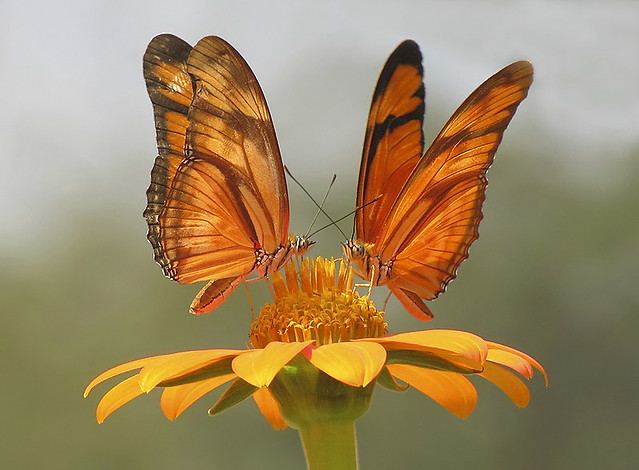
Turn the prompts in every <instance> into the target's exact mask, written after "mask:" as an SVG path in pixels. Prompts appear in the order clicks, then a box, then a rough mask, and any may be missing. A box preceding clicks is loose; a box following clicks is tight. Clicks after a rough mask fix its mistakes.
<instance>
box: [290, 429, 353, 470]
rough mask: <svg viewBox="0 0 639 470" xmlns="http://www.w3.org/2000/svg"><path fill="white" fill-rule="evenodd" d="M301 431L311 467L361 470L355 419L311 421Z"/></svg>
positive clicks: (308, 465) (323, 469)
mask: <svg viewBox="0 0 639 470" xmlns="http://www.w3.org/2000/svg"><path fill="white" fill-rule="evenodd" d="M299 433H300V437H301V438H302V444H303V445H304V453H305V454H306V465H307V467H308V470H357V444H356V439H355V423H354V422H353V421H331V422H315V423H308V424H306V425H305V426H303V427H300V429H299Z"/></svg>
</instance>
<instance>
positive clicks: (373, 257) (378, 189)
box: [343, 41, 533, 320]
mask: <svg viewBox="0 0 639 470" xmlns="http://www.w3.org/2000/svg"><path fill="white" fill-rule="evenodd" d="M532 75H533V68H532V65H531V64H530V63H528V62H525V61H521V62H515V63H514V64H511V65H509V66H507V67H505V68H504V69H502V70H501V71H499V72H497V73H496V74H495V75H493V76H492V77H490V78H489V79H488V80H486V81H485V82H484V83H483V84H482V85H480V86H479V88H477V89H476V90H475V91H474V92H473V93H471V95H470V96H469V97H468V98H467V99H466V101H464V102H463V103H462V105H461V106H460V107H459V108H458V109H457V111H455V113H454V114H453V116H452V117H451V118H450V119H449V120H448V122H447V123H446V125H445V126H444V128H443V129H442V130H441V132H440V133H439V135H438V136H437V137H436V138H435V140H434V141H433V143H432V144H431V145H430V147H429V148H428V149H427V150H426V151H425V152H424V150H423V147H424V137H423V132H422V123H423V119H424V109H425V107H424V85H423V79H422V76H423V68H422V56H421V53H420V51H419V47H418V46H417V44H416V43H415V42H413V41H404V42H403V43H401V44H400V45H399V46H398V47H397V49H396V50H395V51H394V52H393V53H392V54H391V56H390V57H389V58H388V61H387V62H386V65H385V66H384V68H383V70H382V72H381V74H380V77H379V80H378V82H377V87H376V88H375V92H374V93H373V101H372V104H371V108H370V114H369V117H368V123H367V127H366V137H365V140H364V152H363V155H362V162H361V166H360V170H359V183H358V187H357V200H356V207H357V208H358V210H357V213H356V216H355V232H356V239H354V240H349V241H348V242H346V243H344V245H343V251H344V256H345V257H346V258H347V259H348V260H350V262H351V263H352V264H353V266H354V268H355V270H356V272H357V273H358V274H359V275H360V276H361V277H362V278H364V279H366V280H369V281H370V282H371V283H372V285H383V284H385V285H387V286H388V287H389V288H390V290H391V292H392V293H393V294H394V295H395V296H396V297H397V298H398V299H399V301H400V302H401V303H402V304H403V305H404V306H405V307H406V308H407V309H408V311H409V312H410V313H411V314H412V315H414V316H415V317H417V318H419V319H420V320H430V319H431V318H432V317H433V314H432V313H431V311H430V310H429V308H428V307H427V306H426V304H425V303H424V301H423V299H425V300H432V299H434V298H435V297H437V295H438V294H439V293H441V292H443V291H444V289H445V288H446V284H448V282H450V281H451V280H452V279H453V278H454V277H455V274H456V271H457V268H458V266H459V265H460V263H461V262H462V261H463V260H465V259H466V258H467V257H468V249H469V248H470V245H471V243H472V242H473V241H475V240H476V239H477V237H478V226H479V221H480V220H481V218H482V212H481V206H482V203H483V201H484V198H485V189H486V184H487V180H486V171H487V170H488V167H490V165H491V164H492V162H493V156H494V155H495V152H496V151H497V147H498V146H499V143H500V142H501V139H502V135H503V133H504V131H505V130H506V126H508V123H509V122H510V120H511V118H512V117H513V115H514V114H515V111H516V110H517V106H518V105H519V103H521V101H522V100H523V99H524V98H525V97H526V95H527V93H528V88H529V87H530V84H531V83H532ZM376 198H377V200H376V201H375V199H376ZM371 201H375V202H373V203H370V202H371Z"/></svg>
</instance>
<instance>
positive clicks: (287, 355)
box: [84, 258, 547, 429]
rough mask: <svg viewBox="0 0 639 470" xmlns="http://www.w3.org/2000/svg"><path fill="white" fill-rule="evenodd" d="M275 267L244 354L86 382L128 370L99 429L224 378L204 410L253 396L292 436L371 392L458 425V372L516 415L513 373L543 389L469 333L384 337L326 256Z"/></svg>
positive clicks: (347, 275) (107, 398)
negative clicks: (152, 402) (157, 392)
mask: <svg viewBox="0 0 639 470" xmlns="http://www.w3.org/2000/svg"><path fill="white" fill-rule="evenodd" d="M337 266H339V268H338V267H337ZM285 271H286V278H284V277H283V276H282V275H281V274H280V273H279V272H276V273H275V274H273V277H272V278H273V287H274V293H275V302H274V303H272V304H268V305H265V306H264V307H263V308H262V310H261V313H260V316H259V317H258V318H257V319H256V320H254V322H253V325H252V329H251V332H250V334H249V339H250V344H251V346H252V349H246V350H238V349H208V350H199V351H185V352H179V353H174V354H166V355H162V356H154V357H149V358H145V359H138V360H135V361H131V362H128V363H126V364H122V365H120V366H117V367H114V368H112V369H110V370H108V371H106V372H104V373H102V374H100V375H99V376H98V377H96V378H95V379H94V380H93V381H92V382H91V383H90V384H89V385H88V386H87V388H86V390H85V392H84V395H85V397H86V396H87V395H88V394H89V392H90V391H91V390H92V389H93V388H94V387H95V386H96V385H98V384H100V383H102V382H104V381H106V380H108V379H110V378H112V377H115V376H118V375H120V374H124V373H126V372H131V371H137V373H136V374H135V375H133V376H131V377H129V378H127V379H125V380H123V381H122V382H120V383H118V384H117V385H116V386H114V387H113V388H112V389H111V390H109V391H108V392H107V393H106V394H105V395H104V397H103V398H102V400H101V401H100V403H99V404H98V407H97V413H96V417H97V420H98V422H100V423H101V422H103V421H104V420H105V419H106V417H107V416H109V415H110V414H111V413H113V412H114V411H115V410H116V409H118V408H120V407H121V406H122V405H124V404H125V403H128V402H129V401H131V400H132V399H133V398H135V397H137V396H139V395H142V394H143V393H149V392H150V391H151V390H153V389H154V388H162V389H163V392H162V396H161V399H160V407H161V408H162V411H163V412H164V414H165V415H166V416H167V418H169V419H171V420H173V419H175V418H177V417H178V416H179V415H180V414H181V413H183V412H184V411H185V410H186V409H187V408H188V407H189V406H190V405H191V404H193V403H194V402H195V401H196V400H198V399H199V398H201V397H202V396H203V395H205V394H207V393H208V392H210V391H212V390H213V389H215V388H217V387H219V386H221V385H223V384H225V383H227V382H229V381H231V380H233V383H232V384H231V385H230V387H228V388H227V390H226V391H225V393H224V394H223V395H222V396H221V398H220V399H219V400H218V402H217V403H216V404H215V405H214V406H213V407H212V408H211V409H210V410H209V413H211V414H216V413H219V412H221V411H223V410H225V409H227V408H229V407H231V406H233V405H235V404H237V403H239V402H241V401H243V400H244V399H246V398H248V397H250V396H252V397H253V399H254V400H255V402H256V403H257V405H258V407H259V409H260V411H261V412H262V414H263V415H264V416H265V417H266V418H267V419H268V421H269V422H270V423H271V425H272V426H273V427H275V428H276V429H281V428H284V427H286V426H287V424H288V425H292V426H293V427H296V428H298V429H301V428H302V427H304V423H306V422H309V421H312V420H316V419H320V420H321V419H323V418H322V417H324V418H325V417H326V416H331V417H332V418H331V419H333V418H334V417H335V416H339V417H341V418H340V419H346V420H352V421H354V420H355V419H357V418H358V417H359V416H361V415H362V414H364V413H365V412H366V410H367V409H368V405H369V403H370V398H371V396H372V392H373V388H374V386H375V384H379V385H382V386H384V387H387V388H390V389H393V390H397V391H402V390H406V389H407V388H408V387H409V386H412V387H414V388H416V389H417V390H419V391H421V392H422V393H424V394H425V395H427V396H429V397H431V398H432V399H433V400H435V401H436V402H437V403H439V404H440V405H442V406H444V407H445V408H446V409H448V410H449V411H451V412H452V413H454V414H455V415H457V416H459V417H462V418H464V417H466V416H468V415H469V414H470V413H471V411H472V410H473V408H474V406H475V403H476V401H477V392H476V390H475V387H474V386H473V385H472V383H471V382H470V380H469V379H468V378H467V377H468V376H472V375H478V376H480V377H483V378H484V379H486V380H489V381H490V382H493V383H494V384H495V385H497V386H498V387H499V388H500V389H501V390H502V391H503V392H504V393H505V394H506V395H507V396H508V397H509V398H510V399H511V400H512V401H513V402H514V403H515V404H516V405H517V406H519V407H524V406H526V405H527V404H528V402H529V399H530V393H529V391H528V388H527V387H526V385H525V384H524V382H523V381H522V380H521V379H520V378H519V377H518V376H517V375H516V374H514V373H513V371H514V372H517V373H518V374H519V375H520V376H522V377H524V378H526V379H529V378H531V377H532V376H533V371H534V369H537V370H538V371H540V372H541V373H542V374H543V376H544V378H545V379H546V384H547V376H546V373H545V371H544V369H543V368H542V367H541V365H540V364H539V363H538V362H537V361H535V360H534V359H533V358H531V357H530V356H528V355H526V354H524V353H522V352H520V351H517V350H516V349H512V348H509V347H508V346H504V345H501V344H497V343H493V342H490V341H485V340H483V339H482V338H480V337H479V336H476V335H474V334H472V333H467V332H464V331H455V330H424V331H414V332H409V333H400V334H395V335H387V331H386V327H387V324H386V322H385V321H384V317H383V312H379V311H377V310H376V308H375V306H374V305H373V303H372V302H371V301H370V300H368V298H367V297H366V296H360V295H359V294H358V293H357V292H356V291H354V290H353V274H352V270H351V269H348V268H347V267H346V266H345V265H344V264H341V263H338V262H336V261H335V260H325V259H322V258H318V259H317V260H316V261H313V260H310V259H305V260H304V261H303V262H302V264H301V267H300V269H299V272H298V271H297V270H296V268H295V265H294V264H293V263H289V264H288V265H287V266H286V268H285ZM398 380H399V381H401V382H403V383H405V384H407V385H402V384H401V383H399V382H398Z"/></svg>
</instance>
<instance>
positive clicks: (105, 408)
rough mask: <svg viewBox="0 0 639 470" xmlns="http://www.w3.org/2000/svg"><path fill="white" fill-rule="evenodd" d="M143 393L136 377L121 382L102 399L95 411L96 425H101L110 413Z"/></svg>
mask: <svg viewBox="0 0 639 470" xmlns="http://www.w3.org/2000/svg"><path fill="white" fill-rule="evenodd" d="M143 393H144V391H143V390H142V389H141V388H140V385H139V379H138V376H137V375H134V376H133V377H129V378H128V379H126V380H123V381H122V382H120V383H119V384H117V385H116V386H115V387H113V388H112V389H111V390H109V391H108V392H107V393H106V394H105V395H104V396H103V397H102V400H100V403H98V407H97V409H96V411H95V418H96V419H97V420H98V423H103V422H104V420H105V419H106V418H107V417H108V416H109V415H110V414H111V413H113V412H114V411H115V410H117V409H118V408H120V407H121V406H122V405H124V404H126V403H128V402H130V401H131V400H133V399H134V398H135V397H139V396H140V395H142V394H143Z"/></svg>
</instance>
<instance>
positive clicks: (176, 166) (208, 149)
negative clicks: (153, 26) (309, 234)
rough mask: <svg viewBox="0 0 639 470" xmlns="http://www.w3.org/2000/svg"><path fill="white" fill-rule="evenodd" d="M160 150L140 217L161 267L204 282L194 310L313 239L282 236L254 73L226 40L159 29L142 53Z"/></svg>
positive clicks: (275, 160) (280, 185)
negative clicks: (192, 38)
mask: <svg viewBox="0 0 639 470" xmlns="http://www.w3.org/2000/svg"><path fill="white" fill-rule="evenodd" d="M144 78H145V80H146V86H147V90H148V93H149V97H150V98H151V102H152V104H153V112H154V116H155V127H156V134H157V146H158V157H157V158H156V159H155V164H154V166H153V170H152V172H151V185H150V186H149V189H148V190H147V201H148V202H147V206H146V209H145V211H144V217H145V218H146V221H147V224H148V227H149V229H148V234H147V238H148V239H149V242H150V243H151V245H152V246H153V252H154V257H155V260H156V261H157V263H158V264H159V265H160V266H161V267H162V270H163V271H164V274H165V275H166V276H167V277H169V278H171V279H173V280H175V281H178V282H179V283H181V284H191V283H193V282H198V281H209V282H208V284H207V285H206V286H205V287H204V288H203V289H202V290H201V291H200V293H199V294H198V295H197V296H196V298H195V299H194V300H193V303H192V304H191V312H192V313H196V314H200V313H206V312H209V311H211V310H213V309H214V308H216V307H217V306H219V305H220V304H221V303H222V302H224V300H225V299H226V297H227V296H228V295H229V294H230V293H231V292H232V291H233V290H234V289H235V288H236V287H237V286H238V285H239V284H241V283H242V282H243V281H244V280H245V279H246V278H247V277H248V275H249V274H251V273H252V272H254V271H255V272H256V273H257V274H258V276H259V277H264V276H266V275H267V274H269V273H271V272H274V271H276V270H278V269H280V268H281V267H282V266H283V265H284V264H285V263H286V262H287V261H289V260H290V259H291V257H292V256H293V255H294V254H298V255H301V254H303V253H304V252H305V251H306V250H307V249H308V248H309V247H310V245H311V244H312V242H311V241H309V240H308V239H307V238H305V237H296V236H294V235H290V236H289V235H288V222H289V205H288V190H287V186H286V179H285V176H284V169H283V165H282V159H281V156H280V151H279V147H278V144H277V139H276V137H275V129H274V128H273V123H272V121H271V114H270V112H269V110H268V106H267V104H266V99H265V98H264V94H263V93H262V90H261V88H260V86H259V84H258V82H257V79H256V78H255V75H254V74H253V72H252V71H251V69H250V68H249V66H248V65H247V63H246V62H245V61H244V59H243V58H242V57H241V56H240V54H239V53H238V52H237V51H236V50H235V49H233V47H231V46H230V45H229V44H228V43H227V42H225V41H224V40H223V39H220V38H218V37H213V36H210V37H205V38H203V39H202V40H200V41H199V42H198V43H197V45H196V46H195V47H193V48H191V46H189V45H188V44H187V43H186V42H184V41H182V40H181V39H179V38H177V37H175V36H173V35H170V34H162V35H160V36H157V37H155V38H154V39H153V40H152V41H151V42H150V43H149V46H148V47H147V50H146V52H145V54H144Z"/></svg>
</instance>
